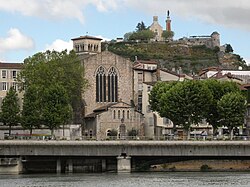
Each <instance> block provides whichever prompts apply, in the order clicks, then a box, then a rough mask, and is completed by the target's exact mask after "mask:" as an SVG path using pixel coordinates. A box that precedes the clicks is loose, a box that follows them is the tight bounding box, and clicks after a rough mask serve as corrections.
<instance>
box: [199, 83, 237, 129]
mask: <svg viewBox="0 0 250 187" xmlns="http://www.w3.org/2000/svg"><path fill="white" fill-rule="evenodd" d="M203 83H204V84H205V85H206V86H207V87H208V89H209V90H210V92H211V93H212V96H213V97H212V101H211V102H210V104H209V110H208V112H207V115H206V121H207V122H208V123H209V124H210V125H212V126H213V129H214V133H215V132H216V129H217V128H218V127H220V126H221V123H220V121H221V117H220V115H219V111H218V106H217V104H218V101H219V100H220V99H221V98H222V97H223V95H225V94H227V93H231V92H239V91H240V89H239V87H238V86H237V84H236V83H235V82H231V81H223V82H221V81H218V80H215V79H207V80H205V81H203Z"/></svg>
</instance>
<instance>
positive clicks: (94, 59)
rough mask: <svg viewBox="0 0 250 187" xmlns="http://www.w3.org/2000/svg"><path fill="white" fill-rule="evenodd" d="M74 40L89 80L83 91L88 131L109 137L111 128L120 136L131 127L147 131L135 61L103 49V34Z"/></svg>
mask: <svg viewBox="0 0 250 187" xmlns="http://www.w3.org/2000/svg"><path fill="white" fill-rule="evenodd" d="M72 40H73V45H74V50H75V51H76V53H77V54H79V58H80V59H81V62H82V64H83V66H84V71H85V72H84V77H85V79H86V80H87V81H88V87H87V89H86V91H85V92H84V94H83V100H84V105H85V108H84V116H85V117H84V122H85V124H84V129H83V133H84V135H85V136H89V137H96V138H97V139H106V138H109V136H110V134H111V132H117V138H121V135H122V136H128V135H129V134H130V132H131V131H133V132H137V134H138V135H139V133H140V134H143V114H142V113H141V112H139V111H137V110H136V109H135V107H134V102H133V68H132V66H133V62H131V61H130V60H129V59H126V58H123V57H121V56H118V55H116V54H114V53H111V52H109V51H107V50H105V51H102V52H101V47H100V46H101V40H102V39H100V38H95V37H91V36H81V37H78V38H74V39H72ZM124 127H125V128H124ZM112 135H113V134H112Z"/></svg>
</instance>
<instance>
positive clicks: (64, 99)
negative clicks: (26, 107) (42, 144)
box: [41, 84, 72, 135]
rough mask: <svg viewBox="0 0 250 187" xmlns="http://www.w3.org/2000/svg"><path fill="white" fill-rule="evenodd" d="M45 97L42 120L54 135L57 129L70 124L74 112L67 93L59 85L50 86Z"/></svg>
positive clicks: (45, 92)
mask: <svg viewBox="0 0 250 187" xmlns="http://www.w3.org/2000/svg"><path fill="white" fill-rule="evenodd" d="M43 96H44V97H43V98H42V103H43V107H42V112H41V114H42V116H41V119H42V121H43V124H45V125H46V126H48V128H49V129H50V130H51V135H53V134H54V130H55V129H57V128H59V127H60V125H65V124H66V123H67V122H69V120H70V118H71V116H72V110H71V107H70V105H69V102H68V100H69V99H68V95H67V92H66V90H65V88H64V87H63V86H61V85H59V84H55V85H50V86H48V87H47V88H46V89H45V90H44V94H43Z"/></svg>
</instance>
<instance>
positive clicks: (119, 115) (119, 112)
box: [118, 110, 121, 119]
mask: <svg viewBox="0 0 250 187" xmlns="http://www.w3.org/2000/svg"><path fill="white" fill-rule="evenodd" d="M120 118H121V111H120V110H118V119H120Z"/></svg>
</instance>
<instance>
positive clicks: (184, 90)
mask: <svg viewBox="0 0 250 187" xmlns="http://www.w3.org/2000/svg"><path fill="white" fill-rule="evenodd" d="M158 89H160V88H158ZM155 92H156V91H155ZM156 93H157V94H156V95H158V96H157V97H158V98H159V101H156V102H154V100H150V103H151V106H152V107H153V109H155V110H156V111H157V112H159V114H160V116H161V117H167V118H169V119H170V120H171V121H172V122H173V123H174V124H175V125H182V126H183V127H184V129H185V130H186V131H187V132H189V129H190V126H191V124H198V123H199V122H201V120H202V119H204V117H205V114H206V112H207V111H208V107H209V102H211V100H212V94H211V92H210V90H209V89H208V88H207V87H206V86H205V85H204V84H203V83H202V82H201V81H184V82H178V83H176V84H174V85H172V87H170V89H169V90H168V91H166V90H164V88H163V89H162V90H160V91H158V92H156ZM153 94H154V92H153ZM152 97H153V95H151V96H150V98H151V99H152ZM188 135H189V133H188Z"/></svg>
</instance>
